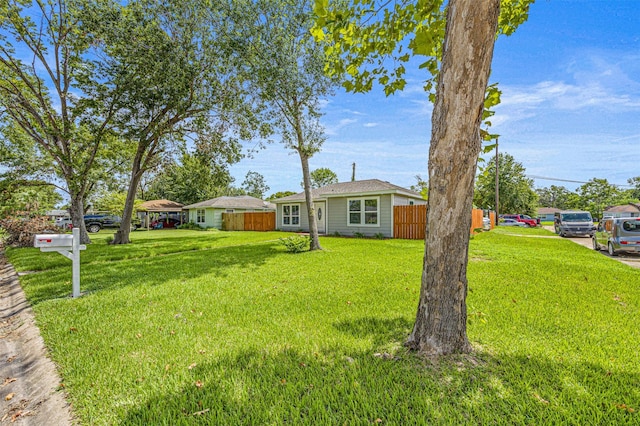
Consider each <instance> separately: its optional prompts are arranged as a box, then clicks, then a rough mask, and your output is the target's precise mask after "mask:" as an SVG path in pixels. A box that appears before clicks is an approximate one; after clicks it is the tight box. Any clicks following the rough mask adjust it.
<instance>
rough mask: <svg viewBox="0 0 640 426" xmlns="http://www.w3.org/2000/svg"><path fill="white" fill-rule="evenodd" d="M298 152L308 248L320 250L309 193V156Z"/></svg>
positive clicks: (314, 210)
mask: <svg viewBox="0 0 640 426" xmlns="http://www.w3.org/2000/svg"><path fill="white" fill-rule="evenodd" d="M298 154H300V162H301V163H302V182H303V185H304V199H305V201H306V203H307V214H308V217H309V237H310V238H311V242H310V244H309V250H312V251H313V250H322V247H321V246H320V238H319V237H318V222H317V221H316V208H315V206H314V205H313V195H312V193H311V172H309V157H308V156H307V155H306V154H304V153H303V152H300V151H298Z"/></svg>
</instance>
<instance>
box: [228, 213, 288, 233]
mask: <svg viewBox="0 0 640 426" xmlns="http://www.w3.org/2000/svg"><path fill="white" fill-rule="evenodd" d="M222 229H223V230H224V231H274V230H275V229H276V212H246V213H222Z"/></svg>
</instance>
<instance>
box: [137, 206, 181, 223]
mask: <svg viewBox="0 0 640 426" xmlns="http://www.w3.org/2000/svg"><path fill="white" fill-rule="evenodd" d="M182 207H184V205H183V204H180V203H177V202H175V201H171V200H149V201H145V202H144V203H142V204H140V206H139V207H138V217H139V218H140V220H141V221H142V227H143V228H147V230H149V229H150V228H149V224H150V223H151V222H152V221H153V220H155V219H158V218H159V217H160V216H161V215H162V214H164V217H167V218H168V217H169V216H170V215H171V214H174V215H176V216H178V217H179V218H180V223H181V224H182V223H183V222H184V216H183V212H182Z"/></svg>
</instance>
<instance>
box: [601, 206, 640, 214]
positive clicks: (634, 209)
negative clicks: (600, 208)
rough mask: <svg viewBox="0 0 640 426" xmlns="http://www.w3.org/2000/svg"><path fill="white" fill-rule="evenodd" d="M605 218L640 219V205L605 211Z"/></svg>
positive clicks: (615, 207)
mask: <svg viewBox="0 0 640 426" xmlns="http://www.w3.org/2000/svg"><path fill="white" fill-rule="evenodd" d="M602 216H603V217H640V203H629V204H623V205H621V206H613V207H609V208H607V209H605V211H604V212H603V213H602Z"/></svg>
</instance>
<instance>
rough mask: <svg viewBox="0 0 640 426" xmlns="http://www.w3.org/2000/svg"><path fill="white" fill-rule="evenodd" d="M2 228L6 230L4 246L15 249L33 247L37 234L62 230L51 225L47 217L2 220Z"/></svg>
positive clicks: (0, 222)
mask: <svg viewBox="0 0 640 426" xmlns="http://www.w3.org/2000/svg"><path fill="white" fill-rule="evenodd" d="M0 226H1V227H2V229H3V230H4V239H3V242H4V244H5V245H7V246H13V247H33V238H34V236H35V235H36V234H45V233H58V232H59V231H60V228H58V227H57V226H56V225H55V224H53V223H51V221H50V220H49V218H48V217H46V216H36V217H33V218H29V219H25V218H12V219H2V220H0Z"/></svg>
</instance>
